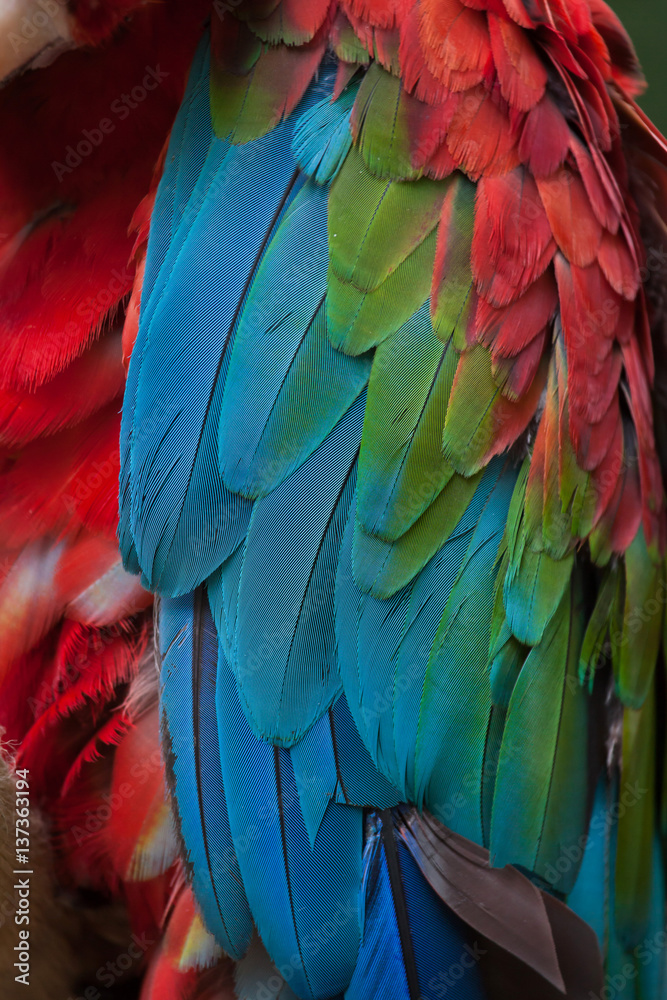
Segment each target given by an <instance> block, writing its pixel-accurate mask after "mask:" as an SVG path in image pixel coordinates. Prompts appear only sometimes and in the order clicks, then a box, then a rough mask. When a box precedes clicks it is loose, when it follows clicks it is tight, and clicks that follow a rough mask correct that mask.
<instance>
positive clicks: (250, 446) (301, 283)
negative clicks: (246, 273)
mask: <svg viewBox="0 0 667 1000" xmlns="http://www.w3.org/2000/svg"><path fill="white" fill-rule="evenodd" d="M327 268H328V248H327V192H326V190H324V189H322V188H319V187H317V185H315V184H314V183H313V182H312V181H308V182H306V184H305V185H304V186H303V187H302V189H301V190H300V191H299V193H298V195H297V196H296V197H295V199H294V201H293V202H292V203H291V204H290V206H289V208H288V209H287V211H286V212H285V214H284V216H283V218H282V220H281V222H280V225H279V226H278V228H277V230H276V232H275V235H274V236H273V238H272V239H271V242H270V243H269V245H268V247H267V249H266V252H265V254H264V257H263V259H262V262H261V264H260V266H259V268H258V270H257V275H256V277H255V280H254V281H253V284H252V287H251V289H250V291H249V294H248V297H247V299H246V301H245V303H244V306H243V309H242V312H241V315H240V318H239V324H238V329H237V332H236V337H235V341H234V346H233V348H232V353H231V359H230V362H229V371H228V375H227V381H226V384H225V393H224V399H223V403H222V411H221V414H220V436H219V455H220V468H221V471H222V476H223V480H224V482H225V484H226V486H227V487H228V488H229V489H230V490H232V491H234V492H237V493H242V494H243V495H244V496H247V497H258V496H264V495H266V494H267V493H269V492H270V491H271V490H273V489H275V488H276V486H278V485H279V484H280V483H281V482H282V481H283V480H284V479H285V478H286V477H287V476H288V475H289V474H290V473H291V472H292V471H293V470H294V469H295V468H297V467H298V466H299V465H300V464H301V463H302V462H304V461H305V460H306V459H307V458H308V457H309V455H311V454H312V452H313V451H314V450H315V449H316V448H317V446H318V445H319V444H320V443H321V442H322V441H323V440H324V438H325V437H326V436H327V434H328V433H329V432H330V431H331V430H332V428H333V427H334V425H335V424H336V423H337V422H338V420H339V419H340V418H341V417H342V415H343V414H344V413H345V412H346V411H347V409H348V408H349V407H350V406H351V404H352V403H353V401H354V400H355V399H356V398H357V396H358V395H359V394H360V392H361V391H362V390H363V388H364V386H365V385H366V383H367V381H368V375H369V372H370V359H369V358H368V357H364V358H349V357H346V356H345V355H342V354H340V353H339V352H338V351H335V350H334V349H333V348H332V346H331V344H330V343H329V340H328V337H327V332H326V319H325V315H324V296H325V293H326V282H327ZM315 386H317V391H315V392H314V391H313V389H314V387H315ZM249 399H252V406H248V400H249Z"/></svg>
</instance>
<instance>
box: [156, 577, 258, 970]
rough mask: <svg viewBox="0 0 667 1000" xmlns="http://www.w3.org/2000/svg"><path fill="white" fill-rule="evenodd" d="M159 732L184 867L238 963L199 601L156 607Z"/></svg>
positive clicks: (207, 645) (245, 936)
mask: <svg viewBox="0 0 667 1000" xmlns="http://www.w3.org/2000/svg"><path fill="white" fill-rule="evenodd" d="M159 636H160V651H161V655H162V667H161V683H162V702H161V708H162V733H163V744H164V749H165V756H166V759H167V770H168V773H169V775H170V783H171V786H172V792H173V795H174V798H175V801H176V806H177V812H178V818H179V829H180V833H181V838H182V841H183V844H184V847H185V862H186V868H187V871H188V872H189V875H190V878H191V880H192V887H193V891H194V895H195V898H196V900H197V903H198V904H199V907H200V909H201V912H202V914H203V917H204V920H205V921H206V925H207V927H208V928H209V930H210V931H211V933H212V934H214V935H215V937H216V938H217V940H218V942H219V944H220V945H221V946H222V947H223V948H224V949H225V951H226V952H227V953H228V954H229V955H231V956H233V957H235V958H240V956H241V955H242V954H243V953H244V951H245V949H246V947H247V945H248V942H249V941H250V937H251V934H252V919H251V917H250V909H249V907H248V903H247V900H246V897H245V894H244V892H243V886H242V882H241V873H240V871H239V865H238V861H237V859H236V854H235V852H234V846H233V843H232V836H231V831H230V828H229V819H228V815H227V803H226V799H225V789H224V787H223V782H222V773H221V770H220V750H219V747H218V727H217V719H216V712H215V683H216V674H217V666H218V641H217V635H216V632H215V628H214V626H213V620H212V618H211V614H210V611H209V609H208V604H207V601H206V596H205V594H204V593H203V591H202V590H201V588H200V589H199V590H198V591H197V592H195V593H194V594H188V595H186V596H185V597H179V598H175V599H169V598H167V599H165V600H163V601H162V602H161V608H160V628H159Z"/></svg>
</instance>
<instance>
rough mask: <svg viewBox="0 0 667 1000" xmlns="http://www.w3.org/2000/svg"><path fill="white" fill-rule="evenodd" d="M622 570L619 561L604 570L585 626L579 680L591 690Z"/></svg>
mask: <svg viewBox="0 0 667 1000" xmlns="http://www.w3.org/2000/svg"><path fill="white" fill-rule="evenodd" d="M622 572H623V569H622V566H621V564H620V563H616V564H615V565H613V566H611V567H609V569H608V570H606V571H605V574H604V577H603V579H602V584H601V585H600V589H599V590H598V595H597V599H596V601H595V607H594V608H593V612H592V614H591V617H590V618H589V620H588V625H587V626H586V634H585V635H584V641H583V644H582V647H581V656H580V657H579V680H580V682H581V683H582V684H585V683H586V682H587V681H588V685H589V689H590V690H591V691H592V690H593V683H594V681H595V672H596V670H597V669H598V668H599V666H600V664H601V662H602V659H603V654H604V652H605V644H606V642H607V639H608V636H609V626H610V623H611V621H612V615H613V609H614V602H615V599H616V592H617V589H618V579H619V576H620V575H621V574H622Z"/></svg>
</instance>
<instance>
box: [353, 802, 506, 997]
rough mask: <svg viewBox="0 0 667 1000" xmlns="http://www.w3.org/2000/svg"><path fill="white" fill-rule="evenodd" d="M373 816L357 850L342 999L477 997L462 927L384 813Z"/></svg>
mask: <svg viewBox="0 0 667 1000" xmlns="http://www.w3.org/2000/svg"><path fill="white" fill-rule="evenodd" d="M374 824H375V828H374V830H373V832H372V834H371V836H370V837H369V839H368V841H367V844H366V849H365V851H364V896H363V902H364V920H363V936H362V945H361V948H360V951H359V959H358V962H357V968H356V969H355V973H354V976H353V977H352V980H351V982H350V985H349V987H348V989H347V992H346V994H345V1000H375V998H376V997H382V998H383V1000H417V998H422V1000H436V998H438V1000H439V998H441V997H443V996H445V995H446V996H451V997H453V998H455V1000H456V998H458V1000H484V998H485V997H486V995H487V994H486V992H485V990H484V985H483V981H482V976H481V972H480V970H479V967H478V965H477V963H476V962H475V961H474V959H471V956H473V955H474V952H473V950H472V949H471V948H470V947H469V937H470V933H471V932H470V928H468V927H467V926H466V925H465V924H464V923H463V922H462V921H461V920H459V919H458V917H456V915H455V914H454V913H453V912H452V911H451V910H449V909H448V907H446V906H445V905H444V904H443V902H442V900H440V899H439V898H438V896H437V895H436V894H435V892H433V890H432V889H431V887H430V886H429V885H428V883H427V882H426V880H425V878H424V876H423V875H422V873H421V871H420V869H419V868H418V866H417V864H416V862H415V860H414V858H413V857H412V855H411V854H410V852H409V850H408V849H407V847H406V846H405V844H404V843H403V842H402V841H401V840H397V839H396V837H395V834H394V828H393V823H392V820H391V815H390V814H383V817H382V822H381V825H380V821H379V819H378V818H376V819H375V821H374ZM389 838H391V840H390V839H389Z"/></svg>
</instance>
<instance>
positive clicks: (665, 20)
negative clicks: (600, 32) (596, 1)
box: [607, 0, 667, 134]
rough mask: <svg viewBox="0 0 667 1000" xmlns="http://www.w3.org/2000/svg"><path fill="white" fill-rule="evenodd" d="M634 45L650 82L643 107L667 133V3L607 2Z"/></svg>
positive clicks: (656, 0) (649, 0)
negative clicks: (621, 22)
mask: <svg viewBox="0 0 667 1000" xmlns="http://www.w3.org/2000/svg"><path fill="white" fill-rule="evenodd" d="M607 2H608V3H609V5H610V6H611V7H613V9H614V10H615V11H616V13H617V14H618V16H619V17H620V18H621V20H622V21H623V24H624V25H625V27H626V28H627V30H628V33H629V34H630V37H631V38H632V41H633V42H634V45H635V48H636V50H637V55H638V56H639V61H640V63H641V64H642V66H643V68H644V73H645V75H646V79H647V80H648V85H649V86H648V90H647V91H646V93H645V94H644V96H643V97H642V98H641V99H640V104H641V105H642V107H643V108H644V110H645V111H646V113H647V114H648V115H650V116H651V118H652V119H653V121H654V122H655V123H656V125H657V126H658V127H659V128H660V129H661V130H662V131H663V132H664V133H666V134H667V0H607Z"/></svg>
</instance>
